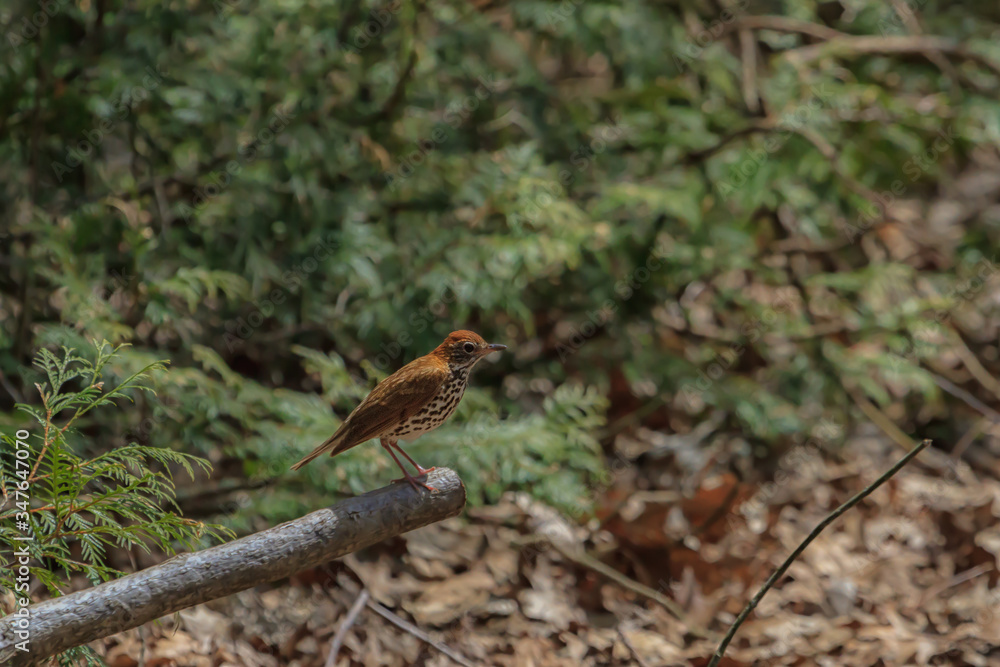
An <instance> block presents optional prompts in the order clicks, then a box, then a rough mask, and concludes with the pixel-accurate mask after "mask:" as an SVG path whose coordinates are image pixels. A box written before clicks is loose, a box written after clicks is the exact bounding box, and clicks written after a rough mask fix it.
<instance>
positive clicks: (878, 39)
mask: <svg viewBox="0 0 1000 667" xmlns="http://www.w3.org/2000/svg"><path fill="white" fill-rule="evenodd" d="M931 53H944V54H946V55H952V56H956V57H958V58H963V59H965V60H969V61H972V62H974V63H976V64H977V65H979V66H980V67H983V68H985V69H987V70H989V71H990V72H991V73H992V74H993V75H995V76H998V77H1000V65H998V64H997V63H995V62H993V61H992V60H991V59H989V58H988V57H986V56H984V55H982V54H979V53H976V52H975V51H970V50H969V49H967V48H966V47H965V46H963V45H962V44H961V43H959V42H956V41H954V40H952V39H948V38H945V37H932V36H928V35H890V36H887V37H882V36H876V35H861V36H854V35H841V36H839V37H836V38H833V39H830V40H829V41H826V42H822V43H820V44H813V45H811V46H802V47H798V48H795V49H790V50H788V51H785V52H784V53H783V55H784V57H785V58H787V59H788V60H789V61H790V62H792V63H796V64H806V63H809V62H812V61H814V60H819V59H820V58H823V57H824V56H844V57H849V56H864V55H916V56H924V57H928V56H929V54H931Z"/></svg>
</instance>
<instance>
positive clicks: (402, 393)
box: [292, 357, 449, 470]
mask: <svg viewBox="0 0 1000 667" xmlns="http://www.w3.org/2000/svg"><path fill="white" fill-rule="evenodd" d="M448 376H449V374H448V367H447V366H446V365H444V364H442V363H439V362H435V361H434V360H428V359H427V358H426V357H422V358H420V359H415V360H414V361H411V362H410V363H408V364H407V365H406V366H403V367H402V368H400V369H399V370H398V371H396V372H395V373H393V374H392V375H390V376H389V377H387V378H386V379H384V380H382V382H380V383H379V384H378V385H377V386H376V387H375V388H374V389H372V392H371V393H370V394H368V396H366V397H365V400H363V401H361V404H360V405H358V407H356V408H354V412H352V413H351V414H350V415H348V416H347V419H345V420H344V423H342V424H341V425H340V428H338V429H337V432H336V433H334V434H333V435H332V436H330V438H329V439H328V440H327V441H326V442H324V443H323V444H322V445H320V446H319V447H317V448H316V449H314V450H313V451H312V453H310V454H309V456H307V457H305V458H304V459H302V460H301V461H299V462H298V463H296V464H295V465H293V466H292V470H298V469H299V468H301V467H302V466H304V465H305V464H306V463H309V462H310V461H312V460H313V459H314V458H316V457H317V456H320V455H322V454H323V453H324V452H330V456H336V455H337V454H340V453H341V452H344V451H347V450H348V449H350V448H352V447H355V446H357V445H360V444H361V443H363V442H365V441H367V440H371V439H372V438H374V437H377V436H379V435H381V434H382V433H384V432H385V431H387V430H389V429H390V428H391V427H392V426H394V425H396V424H400V423H402V422H404V421H406V420H407V419H409V418H410V417H412V416H413V415H415V414H416V413H417V411H418V410H420V408H422V407H423V406H424V405H426V404H427V403H429V402H430V400H431V399H432V398H434V395H435V394H437V392H438V390H439V389H441V385H443V384H444V383H445V381H446V380H447V379H448Z"/></svg>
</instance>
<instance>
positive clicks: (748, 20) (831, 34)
mask: <svg viewBox="0 0 1000 667" xmlns="http://www.w3.org/2000/svg"><path fill="white" fill-rule="evenodd" d="M730 29H731V30H774V31H775V32H794V33H799V34H801V35H808V36H809V37H814V38H816V39H820V40H830V39H837V38H838V37H850V35H848V34H847V33H846V32H840V31H839V30H834V29H833V28H828V27H826V26H825V25H820V24H819V23H812V22H810V21H802V20H800V19H793V18H790V17H788V16H742V17H740V18H739V19H738V20H736V21H735V22H734V23H733V25H732V26H731V28H730Z"/></svg>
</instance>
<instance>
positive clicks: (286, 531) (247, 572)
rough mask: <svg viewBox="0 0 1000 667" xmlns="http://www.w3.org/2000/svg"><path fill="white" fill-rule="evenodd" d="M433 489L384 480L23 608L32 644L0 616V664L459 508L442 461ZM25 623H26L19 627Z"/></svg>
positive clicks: (13, 665)
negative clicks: (378, 486) (245, 534)
mask: <svg viewBox="0 0 1000 667" xmlns="http://www.w3.org/2000/svg"><path fill="white" fill-rule="evenodd" d="M427 482H428V484H430V485H431V486H433V487H436V490H435V491H433V492H425V491H421V492H419V493H418V492H416V491H415V490H414V489H413V488H411V487H410V486H409V485H408V484H390V485H389V486H386V487H383V488H381V489H378V490H376V491H372V492H371V493H367V494H365V495H363V496H358V497H356V498H350V499H348V500H344V501H343V502H340V503H337V504H336V505H333V506H331V507H328V508H326V509H322V510H318V511H316V512H313V513H311V514H307V515H306V516H304V517H301V518H299V519H295V520H294V521H289V522H287V523H283V524H281V525H278V526H275V527H274V528H270V529H268V530H264V531H261V532H259V533H255V534H253V535H250V536H248V537H244V538H242V539H239V540H235V541H233V542H229V543H228V544H222V545H219V546H216V547H212V548H210V549H205V550H204V551H198V552H195V553H188V554H182V555H180V556H176V557H174V558H171V559H170V560H168V561H165V562H164V563H161V564H160V565H156V566H154V567H151V568H148V569H145V570H142V571H140V572H136V573H135V574H130V575H128V576H126V577H122V578H121V579H116V580H114V581H109V582H106V583H103V584H101V585H100V586H96V587H94V588H89V589H86V590H83V591H79V592H76V593H72V594H70V595H66V596H63V597H59V598H54V599H51V600H46V601H45V602H41V603H39V604H35V605H31V606H30V607H28V608H27V610H28V611H29V612H30V617H29V618H28V627H27V628H26V630H27V632H28V641H29V644H28V648H29V651H28V652H25V651H19V650H18V649H17V647H16V644H17V643H19V642H21V641H24V638H23V637H19V636H18V635H17V634H15V629H16V628H17V627H18V625H17V624H18V621H20V620H21V617H15V616H8V617H6V618H4V619H0V664H3V665H7V666H9V667H18V666H20V665H30V664H34V663H37V662H39V661H41V660H43V659H44V658H47V657H49V656H52V655H55V654H57V653H60V652H62V651H65V650H66V649H69V648H72V647H74V646H79V645H81V644H86V643H88V642H91V641H94V640H96V639H101V638H102V637H107V636H109V635H113V634H115V633H118V632H122V631H124V630H128V629H130V628H135V627H138V626H140V625H143V624H144V623H147V622H149V621H152V620H154V619H157V618H160V617H162V616H166V615H169V614H172V613H174V612H176V611H179V610H181V609H186V608H187V607H191V606H194V605H196V604H201V603H203V602H208V601H209V600H215V599H218V598H221V597H225V596H227V595H232V594H233V593H237V592H239V591H242V590H245V589H247V588H252V587H253V586H256V585H258V584H263V583H266V582H270V581H275V580H278V579H283V578H285V577H288V576H291V575H293V574H295V573H296V572H299V571H300V570H304V569H306V568H310V567H315V566H317V565H321V564H323V563H325V562H327V561H329V560H331V559H334V558H339V557H341V556H344V555H346V554H348V553H351V552H353V551H357V550H358V549H363V548H364V547H367V546H370V545H372V544H375V543H376V542H380V541H382V540H384V539H386V538H388V537H393V536H395V535H399V534H401V533H405V532H407V531H410V530H415V529H417V528H421V527H423V526H426V525H428V524H431V523H434V522H436V521H441V520H443V519H447V518H449V517H452V516H456V515H457V514H459V513H460V512H461V511H462V508H463V507H464V506H465V487H464V486H463V485H462V481H461V480H460V479H459V478H458V475H456V474H455V472H454V471H452V470H449V469H448V468H437V469H435V470H433V471H432V472H431V473H430V474H429V475H428V479H427ZM22 630H23V628H22Z"/></svg>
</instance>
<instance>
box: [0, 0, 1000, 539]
mask: <svg viewBox="0 0 1000 667" xmlns="http://www.w3.org/2000/svg"><path fill="white" fill-rule="evenodd" d="M42 4H43V5H44V4H45V3H42ZM52 4H53V3H49V5H52ZM898 4H899V5H900V6H901V7H903V9H906V8H907V7H908V8H909V9H913V10H917V14H916V15H914V14H911V13H908V12H905V11H903V12H901V13H899V12H900V11H901V10H894V9H893V7H892V5H891V4H890V3H886V2H883V1H882V0H851V1H850V2H848V1H847V0H845V1H844V2H842V3H840V2H821V3H819V2H812V1H806V0H785V1H772V2H766V3H760V4H759V5H758V4H755V3H747V2H740V3H733V4H732V6H731V8H730V9H728V10H726V9H725V6H724V5H717V4H715V3H710V2H701V1H699V2H694V1H684V0H681V1H678V2H664V3H646V2H638V1H635V0H630V1H626V2H616V3H583V2H571V1H569V0H565V1H563V2H561V3H557V2H517V3H491V2H480V3H462V2H431V3H424V2H420V3H402V2H387V3H382V2H355V1H351V0H348V1H346V2H341V3H333V2H321V1H306V0H295V1H291V2H281V3H278V2H265V1H254V0H246V1H243V0H231V1H226V0H216V1H215V2H207V0H194V1H192V2H187V3H177V2H167V3H163V2H154V1H152V0H129V1H127V2H122V1H116V0H94V1H91V0H83V1H81V2H77V3H68V2H60V1H59V0H55V2H54V5H55V6H56V9H55V10H54V11H53V13H51V14H48V13H47V12H48V10H47V9H43V10H41V11H42V12H43V13H45V15H46V19H45V23H44V25H42V26H41V27H40V28H39V29H37V30H35V31H34V34H31V33H32V30H31V29H30V27H31V25H32V23H33V22H34V21H35V20H36V18H37V16H38V12H39V11H40V10H39V7H40V6H41V5H39V4H36V3H35V2H31V1H28V0H13V1H12V2H9V3H7V4H6V5H5V6H4V8H3V9H2V10H0V25H2V26H3V33H4V35H5V38H4V48H5V55H4V58H3V60H2V61H0V172H2V182H3V187H2V188H0V202H2V208H3V211H4V213H3V229H2V234H3V238H2V239H0V249H2V255H0V262H2V263H3V269H4V270H3V271H2V272H0V372H2V373H3V383H2V387H0V408H4V409H6V410H7V414H0V427H2V428H4V429H13V428H15V427H18V426H23V425H24V424H25V423H26V422H25V421H24V417H23V415H19V414H18V413H17V412H15V411H13V408H12V406H13V404H14V402H15V401H24V402H27V403H37V402H38V396H37V393H36V392H35V391H34V389H33V387H32V382H33V381H34V376H33V375H32V373H31V371H30V370H28V364H29V361H30V359H31V358H32V356H33V355H34V354H35V353H36V352H37V350H38V349H39V348H40V347H52V346H58V345H66V346H72V347H75V348H77V349H84V348H85V347H87V345H88V341H89V340H90V339H93V338H96V339H108V340H111V341H115V342H128V343H131V345H132V347H130V348H127V349H126V350H124V351H123V353H122V357H121V367H120V369H119V370H120V372H121V373H123V374H130V373H134V372H136V371H137V370H139V369H141V368H144V367H147V366H148V365H149V364H150V363H153V362H155V361H157V360H160V359H164V358H168V359H170V361H171V366H170V370H169V371H167V372H166V373H160V374H157V375H156V376H154V377H153V379H152V381H153V384H154V386H155V389H156V391H157V395H158V398H157V399H156V400H150V399H149V398H146V397H139V398H137V401H138V403H137V406H136V407H135V408H134V409H132V410H118V411H104V412H95V413H91V414H88V415H87V418H86V419H85V420H83V421H81V423H80V425H79V432H80V433H79V436H80V437H79V442H80V443H82V444H81V446H82V447H84V448H85V449H86V452H87V453H97V452H102V451H106V450H107V449H109V448H111V447H117V446H121V445H124V444H126V443H128V442H132V441H138V442H140V443H142V444H148V445H151V446H155V447H164V448H169V449H173V450H176V451H180V452H187V453H191V454H196V455H199V456H204V457H206V458H208V459H209V460H211V461H212V462H213V464H214V468H215V472H214V473H213V480H212V484H214V485H218V489H220V490H221V491H234V492H235V491H239V489H241V488H246V487H247V486H250V487H253V488H254V491H253V492H252V493H248V494H245V495H244V496H242V497H243V498H244V501H242V502H240V503H238V504H237V505H236V506H232V507H231V509H232V510H233V511H229V512H228V517H223V518H224V520H226V521H228V522H229V523H230V524H231V525H233V526H234V527H236V528H238V529H247V528H250V527H252V526H253V525H254V524H253V522H254V517H255V516H259V515H264V516H265V517H267V520H268V521H269V522H270V521H275V520H279V519H284V518H288V517H290V516H293V515H296V514H297V513H300V512H301V511H302V510H303V509H305V508H307V507H309V508H312V507H315V506H317V505H318V504H319V503H322V502H325V501H326V500H327V499H329V498H331V496H332V495H333V494H334V493H335V492H340V491H350V492H359V491H362V490H365V489H370V488H374V487H375V486H376V485H377V484H379V483H380V482H381V481H384V480H385V479H388V478H389V477H390V476H392V475H393V471H392V469H391V466H392V464H391V461H390V460H389V459H388V457H386V456H384V454H383V453H382V452H381V451H379V449H378V448H377V447H375V446H368V447H360V448H357V449H356V450H353V451H352V452H351V453H350V454H348V455H345V456H343V457H339V458H337V459H336V460H335V461H333V462H331V461H329V460H323V461H320V462H318V463H317V464H313V465H311V466H309V467H307V468H305V469H303V470H302V471H301V472H300V473H296V474H289V473H288V472H287V468H288V465H289V464H291V463H292V462H294V461H295V460H297V459H298V458H299V457H300V456H302V455H303V454H304V453H306V452H308V451H309V450H310V449H311V448H312V447H314V446H315V445H316V444H318V443H319V442H321V441H322V440H323V439H324V438H325V437H326V436H327V435H329V433H330V432H331V431H332V430H334V429H335V428H336V426H337V424H338V420H339V419H340V418H342V417H343V416H345V415H346V414H347V413H348V412H349V411H350V409H352V408H353V406H354V405H356V403H357V401H358V400H359V399H360V398H361V397H363V396H364V395H365V394H366V392H367V391H368V390H370V388H371V387H372V386H373V385H374V382H375V381H377V380H379V379H381V378H382V377H384V376H385V375H387V374H388V373H389V372H391V371H393V370H395V369H396V368H398V367H399V366H401V365H402V364H403V363H405V362H406V361H409V360H410V359H412V358H414V357H416V356H418V355H420V354H424V353H426V352H427V351H429V350H430V349H432V348H433V347H434V346H435V345H437V343H438V342H440V340H441V339H442V338H443V336H444V335H446V334H447V333H448V332H449V331H451V330H453V329H458V328H470V329H474V330H477V331H479V332H480V333H482V334H483V335H484V336H485V337H486V338H488V339H490V340H495V341H498V342H503V343H507V344H509V345H511V348H512V349H511V350H510V351H509V352H508V353H505V355H503V357H502V358H500V359H499V360H497V361H496V362H495V363H490V362H488V363H484V364H481V367H480V368H479V369H477V372H476V375H475V377H474V378H473V385H474V386H473V388H471V389H470V391H469V392H468V393H467V395H466V398H465V400H464V401H463V403H462V405H461V407H460V409H459V411H458V413H457V415H456V417H455V418H454V419H453V420H452V422H451V423H449V424H448V425H446V426H445V427H443V428H441V429H439V430H438V431H436V432H434V433H431V434H428V435H426V436H424V437H423V438H421V439H420V440H419V441H418V442H416V443H414V444H413V445H411V446H410V448H409V450H410V451H412V452H413V455H414V457H415V458H416V459H417V460H418V461H420V462H421V463H422V464H423V465H448V466H455V467H457V468H458V469H459V471H460V473H461V474H462V475H463V478H464V479H466V481H467V482H468V483H469V487H470V492H471V496H472V498H473V499H475V500H477V501H483V500H487V501H488V500H491V499H495V498H496V497H497V495H498V494H499V493H500V492H501V491H502V490H504V489H510V488H521V489H528V490H531V491H533V492H534V493H537V494H539V495H540V496H541V497H543V498H545V499H546V500H549V501H551V502H554V503H556V504H557V505H559V506H561V507H568V508H574V507H577V508H578V507H580V506H581V504H585V503H587V502H589V498H590V497H591V496H592V495H593V490H594V488H595V487H594V485H595V484H599V483H600V481H601V480H602V479H603V477H604V471H603V462H602V457H601V448H600V439H601V437H602V436H604V435H606V433H603V432H602V430H601V429H602V425H603V424H604V423H605V420H606V419H605V418H606V417H607V418H609V419H611V420H613V421H617V420H619V419H620V418H621V417H622V416H623V415H627V414H628V413H629V412H630V411H632V410H634V409H636V408H635V406H636V405H642V406H644V407H643V408H642V411H641V414H643V415H645V416H646V417H650V416H652V418H656V419H659V421H658V422H657V421H655V419H654V421H651V422H649V423H650V424H651V425H654V426H656V427H658V428H659V427H662V426H663V425H669V427H670V428H671V429H673V430H677V431H683V430H685V429H688V428H691V427H692V426H693V425H694V424H697V423H698V422H700V421H702V420H704V419H705V417H706V416H707V415H708V414H710V413H712V412H714V411H724V412H725V414H726V415H727V416H726V424H727V428H728V429H730V430H731V431H732V432H734V433H739V434H741V437H742V438H743V439H744V440H745V441H746V442H747V443H749V444H752V445H765V446H773V445H780V444H782V443H785V442H786V441H788V440H789V439H791V438H793V437H795V436H797V435H801V434H808V433H809V431H810V430H811V429H812V428H814V427H815V425H816V424H817V423H819V421H820V420H821V419H823V418H830V419H832V420H833V421H835V422H836V423H839V424H844V425H847V424H849V423H851V420H852V419H856V418H857V415H856V413H855V412H854V408H853V403H852V400H851V398H850V394H849V391H850V392H860V394H861V395H865V396H867V397H868V398H870V399H872V400H873V401H875V402H876V404H878V405H880V406H881V407H882V408H883V409H885V410H889V409H890V408H892V410H890V412H891V413H892V416H893V418H894V419H896V420H897V422H898V423H900V424H901V425H902V426H903V427H904V428H905V429H910V428H916V427H918V426H920V427H923V426H926V425H927V424H929V423H931V422H934V424H935V428H939V430H940V432H941V433H943V434H946V435H953V434H954V431H955V429H956V428H957V427H956V426H955V424H954V422H953V421H952V420H953V419H957V417H956V416H955V415H954V414H953V413H952V411H951V407H952V406H953V405H954V404H955V401H954V399H952V398H950V397H948V396H943V395H941V394H940V391H939V389H938V388H937V385H936V384H935V383H934V382H933V380H932V378H931V376H930V375H929V372H928V368H929V367H931V366H933V365H934V363H936V362H937V361H938V360H940V359H942V358H943V356H942V355H944V354H945V348H948V347H949V346H950V345H952V344H951V343H949V342H948V341H950V340H952V339H951V338H949V337H950V336H958V337H961V339H962V340H964V341H965V344H967V345H969V346H971V347H973V348H975V352H976V353H977V354H978V355H979V356H980V358H982V359H984V360H985V361H984V363H985V364H986V365H987V366H996V365H997V362H996V360H997V355H996V354H995V351H996V339H995V336H994V339H993V340H992V341H991V340H990V338H989V337H990V336H991V335H993V333H992V332H993V331H994V330H993V329H992V325H990V326H986V325H985V324H984V322H986V321H992V318H993V317H995V314H996V308H997V302H996V301H995V300H993V301H990V300H989V299H988V298H987V297H989V295H990V294H992V292H991V290H990V289H986V288H985V286H989V285H991V283H990V282H989V279H990V276H991V275H992V273H993V272H995V270H996V264H995V260H994V256H993V253H994V251H995V248H996V246H997V235H998V228H1000V220H998V218H997V213H996V210H995V208H993V209H991V208H990V207H989V206H988V205H982V206H972V207H970V208H967V209H964V211H965V212H964V213H963V215H961V216H959V217H958V218H957V219H955V218H941V217H940V216H938V217H937V218H933V217H932V216H930V215H928V209H929V208H930V207H931V206H932V205H934V203H935V202H938V201H945V200H946V201H954V200H956V199H957V200H959V201H960V202H961V203H963V204H967V203H969V202H970V201H973V198H972V197H971V196H969V197H962V196H960V194H959V195H956V194H955V193H956V191H957V192H959V193H961V189H960V188H958V186H957V185H956V182H957V181H959V180H960V179H961V178H962V177H963V176H965V175H968V174H973V175H974V174H976V173H984V174H995V173H996V172H995V170H996V163H997V155H998V150H1000V101H998V94H997V91H998V86H1000V76H998V74H1000V69H998V68H997V67H996V65H995V63H997V62H1000V39H998V35H1000V32H998V31H1000V12H998V10H997V9H996V7H992V8H990V7H989V6H988V5H989V3H978V4H975V5H968V4H963V3H955V2H947V1H943V0H942V1H937V0H928V1H927V2H920V3H917V4H914V3H910V4H907V3H898ZM49 5H46V6H49ZM918 5H919V6H918ZM759 16H766V17H769V20H770V22H769V23H767V24H766V25H765V24H759V25H755V24H753V23H752V22H751V19H754V18H755V17H759ZM900 17H906V20H904V19H903V18H900ZM39 22H40V20H39ZM747 26H749V27H747ZM917 28H919V29H920V31H921V32H918V31H917ZM741 30H742V32H741ZM852 35H853V36H859V37H860V38H862V39H863V38H864V37H865V36H867V37H869V38H870V39H869V41H868V42H858V41H857V40H856V38H853V37H851V36H852ZM922 35H927V36H935V37H927V39H931V38H933V39H938V40H943V41H941V42H934V44H937V46H936V47H935V48H934V49H928V48H926V45H925V44H923V43H921V42H919V41H918V42H916V43H915V45H914V42H913V40H920V39H925V37H923V36H922ZM741 40H745V41H746V43H745V44H743V43H741ZM886 40H889V41H888V42H886ZM893 40H895V41H893ZM906 40H910V41H909V42H907V41H906ZM887 43H891V44H892V45H894V46H893V47H892V48H889V47H887V46H885V44H887ZM908 45H909V46H908ZM748 53H749V55H748ZM991 63H993V65H992V69H991ZM990 169H992V170H993V171H990ZM956 188H958V189H957V190H956ZM935 220H936V221H937V222H934V221H935ZM977 275H979V276H980V282H979V283H978V285H979V286H978V287H974V285H975V283H974V282H969V281H970V279H974V278H975V277H976V276H977ZM963 285H964V286H965V287H963ZM970 285H971V286H972V287H970ZM942 313H944V314H945V316H944V317H938V316H939V315H940V314H942ZM935 341H937V342H935ZM990 350H992V352H990ZM991 355H992V356H991ZM993 370H996V369H995V368H994V369H993ZM331 405H332V406H333V410H332V411H331ZM484 415H485V417H484ZM657 425H658V426H657ZM845 432H847V431H846V430H845ZM261 485H264V486H263V488H257V487H259V486H261ZM237 510H238V511H237Z"/></svg>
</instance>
